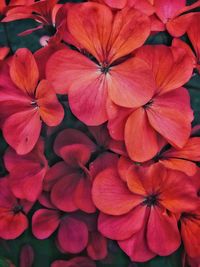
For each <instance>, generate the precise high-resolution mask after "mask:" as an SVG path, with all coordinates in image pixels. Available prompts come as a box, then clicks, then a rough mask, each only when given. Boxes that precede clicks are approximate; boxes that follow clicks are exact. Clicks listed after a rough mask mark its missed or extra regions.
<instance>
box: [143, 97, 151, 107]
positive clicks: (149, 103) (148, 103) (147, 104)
mask: <svg viewBox="0 0 200 267" xmlns="http://www.w3.org/2000/svg"><path fill="white" fill-rule="evenodd" d="M152 104H153V100H152V99H151V100H150V101H149V102H147V103H146V104H145V105H144V106H143V108H144V109H147V108H150V107H151V106H152Z"/></svg>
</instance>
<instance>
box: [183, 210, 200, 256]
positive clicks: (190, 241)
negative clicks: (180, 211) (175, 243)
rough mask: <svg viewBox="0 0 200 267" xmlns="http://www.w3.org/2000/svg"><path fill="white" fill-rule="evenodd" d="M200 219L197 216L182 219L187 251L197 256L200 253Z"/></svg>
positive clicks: (190, 254)
mask: <svg viewBox="0 0 200 267" xmlns="http://www.w3.org/2000/svg"><path fill="white" fill-rule="evenodd" d="M199 229H200V221H199V219H198V218H195V217H192V215H191V217H188V218H187V217H186V218H184V217H183V219H182V220H181V236H182V239H183V243H184V247H185V250H186V253H187V254H188V255H189V256H190V257H192V258H197V257H199V255H200V240H199Z"/></svg>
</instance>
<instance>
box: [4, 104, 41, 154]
mask: <svg viewBox="0 0 200 267" xmlns="http://www.w3.org/2000/svg"><path fill="white" fill-rule="evenodd" d="M41 124H42V123H41V121H40V116H39V114H38V112H37V110H35V109H27V110H26V111H22V112H18V113H16V114H13V115H11V116H10V117H8V119H7V120H6V121H5V123H4V124H3V128H2V130H3V135H4V137H5V139H6V141H7V143H8V144H9V145H10V146H11V147H12V148H14V149H15V150H16V152H17V153H18V154H20V155H23V154H27V153H29V152H30V151H31V150H32V149H33V147H34V146H35V144H36V143H37V141H38V138H39V135H40V131H41Z"/></svg>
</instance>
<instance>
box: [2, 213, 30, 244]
mask: <svg viewBox="0 0 200 267" xmlns="http://www.w3.org/2000/svg"><path fill="white" fill-rule="evenodd" d="M27 228H28V219H27V218H26V216H25V215H24V214H23V213H21V212H19V213H17V214H14V213H12V212H11V211H8V212H5V211H2V210H1V209H0V237H1V238H3V239H6V240H7V239H16V238H17V237H19V236H20V235H21V234H22V233H23V232H24V231H25V230H26V229H27Z"/></svg>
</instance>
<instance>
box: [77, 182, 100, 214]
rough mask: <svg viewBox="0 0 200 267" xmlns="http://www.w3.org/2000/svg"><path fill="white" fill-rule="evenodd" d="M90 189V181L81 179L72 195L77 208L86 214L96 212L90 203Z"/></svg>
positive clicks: (91, 202)
mask: <svg viewBox="0 0 200 267" xmlns="http://www.w3.org/2000/svg"><path fill="white" fill-rule="evenodd" d="M91 188H92V183H91V181H90V179H89V178H86V177H83V178H82V179H81V180H80V181H79V183H78V185H77V187H76V191H75V194H74V202H75V203H76V205H77V207H78V208H79V209H80V210H82V211H84V212H87V213H93V212H95V210H96V208H95V206H94V203H93V201H92V196H91Z"/></svg>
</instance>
